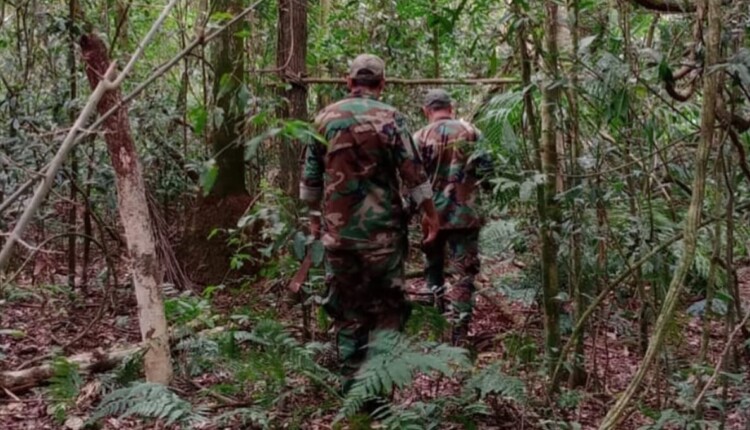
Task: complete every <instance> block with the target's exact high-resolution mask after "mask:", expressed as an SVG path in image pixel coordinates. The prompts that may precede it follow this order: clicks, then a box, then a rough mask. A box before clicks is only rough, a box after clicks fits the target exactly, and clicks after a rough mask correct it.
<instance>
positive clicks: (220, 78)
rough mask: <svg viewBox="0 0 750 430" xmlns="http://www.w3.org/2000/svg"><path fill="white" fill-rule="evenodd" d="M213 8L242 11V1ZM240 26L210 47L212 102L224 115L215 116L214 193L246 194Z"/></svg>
mask: <svg viewBox="0 0 750 430" xmlns="http://www.w3.org/2000/svg"><path fill="white" fill-rule="evenodd" d="M213 10H214V11H215V12H227V13H229V14H230V15H232V16H234V15H237V14H238V13H240V12H241V11H242V2H241V1H239V0H217V1H215V2H214V8H213ZM241 28H242V22H241V21H240V22H237V23H235V24H233V25H232V26H231V27H230V28H229V30H228V31H225V32H224V33H222V34H221V36H219V38H218V39H219V40H218V41H217V43H216V44H215V46H214V51H213V65H214V86H213V94H214V103H215V104H216V107H217V108H218V109H220V110H221V111H222V117H223V118H222V120H221V121H219V120H216V119H214V127H215V128H214V133H213V137H212V141H213V152H214V157H215V158H216V163H217V165H218V167H219V173H218V176H217V177H216V182H215V183H214V186H213V188H211V195H212V196H214V197H226V196H229V195H237V194H247V190H246V189H245V156H244V154H245V151H244V146H243V145H242V142H241V141H240V140H241V139H242V124H243V118H244V114H245V113H244V106H240V103H239V99H238V97H237V94H238V90H239V88H240V87H241V86H242V85H243V83H244V75H245V70H244V69H245V53H244V52H245V50H244V44H243V40H242V38H241V37H238V36H237V32H238V31H240V30H241Z"/></svg>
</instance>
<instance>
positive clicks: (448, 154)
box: [414, 89, 491, 343]
mask: <svg viewBox="0 0 750 430" xmlns="http://www.w3.org/2000/svg"><path fill="white" fill-rule="evenodd" d="M422 110H423V112H424V114H425V116H426V117H427V120H428V121H429V125H427V126H426V127H424V128H422V129H421V130H419V131H417V133H416V134H415V135H414V140H415V142H416V143H417V145H418V146H419V148H420V150H421V154H422V159H423V160H424V163H425V167H426V169H427V172H428V174H429V175H430V177H431V179H430V182H431V186H432V190H433V194H434V196H433V199H434V201H435V206H436V208H437V210H438V213H439V218H440V232H439V233H438V236H437V239H436V240H435V242H433V243H432V245H431V246H427V247H425V257H426V260H427V261H426V268H425V278H426V281H427V287H428V288H429V289H430V290H431V291H433V292H434V293H436V294H438V295H441V294H443V288H444V283H445V259H446V248H448V249H449V250H450V253H451V257H452V259H451V260H452V261H453V262H454V264H455V266H456V269H457V271H458V275H459V280H458V283H457V284H456V285H455V286H454V287H453V288H452V289H451V290H450V291H448V292H447V293H446V298H447V302H448V314H449V316H450V318H451V322H452V324H453V336H452V337H453V342H454V343H459V342H460V341H462V340H463V339H464V338H465V336H466V334H467V332H468V328H469V322H470V320H471V313H472V310H473V301H474V297H473V294H474V277H475V276H476V275H477V274H478V273H479V269H480V265H479V230H480V228H481V227H482V225H483V224H484V220H483V219H482V217H481V216H480V214H479V209H478V201H477V199H478V195H477V194H478V189H477V188H478V184H479V181H480V179H481V178H482V177H483V176H484V175H486V174H487V173H488V172H489V171H490V170H491V163H490V160H489V158H488V157H487V156H486V155H480V153H479V152H478V151H476V149H478V148H477V146H478V145H477V143H478V142H480V140H481V139H482V134H481V132H480V131H479V130H478V129H477V128H476V127H474V126H473V125H471V124H469V123H467V122H465V121H462V120H457V119H455V117H454V113H453V104H452V100H451V97H450V96H449V95H448V93H447V92H446V91H444V90H442V89H434V90H430V91H428V93H427V95H426V96H425V100H424V105H423V108H422Z"/></svg>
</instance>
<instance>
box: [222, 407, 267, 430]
mask: <svg viewBox="0 0 750 430" xmlns="http://www.w3.org/2000/svg"><path fill="white" fill-rule="evenodd" d="M214 421H215V422H216V423H218V424H219V425H222V426H228V425H232V424H234V425H237V424H239V425H241V426H243V428H245V426H247V425H248V424H253V425H256V426H259V427H260V428H263V429H267V428H270V421H269V419H268V414H267V413H266V411H264V410H262V409H260V408H237V409H232V410H230V411H227V412H225V413H223V414H221V415H219V416H218V417H216V418H215V419H214Z"/></svg>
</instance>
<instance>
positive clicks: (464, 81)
mask: <svg viewBox="0 0 750 430" xmlns="http://www.w3.org/2000/svg"><path fill="white" fill-rule="evenodd" d="M300 82H302V83H305V84H338V85H344V84H346V79H343V78H317V77H310V78H302V79H300ZM385 82H386V84H392V85H501V84H520V83H521V80H520V79H516V78H455V79H451V78H430V79H404V78H386V80H385Z"/></svg>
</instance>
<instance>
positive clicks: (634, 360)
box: [0, 259, 750, 430]
mask: <svg viewBox="0 0 750 430" xmlns="http://www.w3.org/2000/svg"><path fill="white" fill-rule="evenodd" d="M520 270H521V269H519V268H518V267H517V266H516V265H515V264H514V263H513V261H512V260H510V259H505V260H496V261H491V260H486V261H484V264H483V273H482V275H480V277H479V279H478V290H479V291H480V292H481V294H478V298H477V306H476V310H475V314H474V315H475V316H474V320H473V322H472V328H471V339H472V341H473V344H474V347H475V349H476V351H477V353H478V356H477V361H478V362H480V363H482V362H492V361H498V360H500V361H501V362H504V363H507V367H508V368H509V369H510V368H512V369H513V372H515V373H516V374H517V375H518V376H520V377H521V378H522V379H523V380H524V382H525V383H526V386H527V390H528V391H529V393H530V394H531V396H530V397H531V398H532V400H531V401H530V402H529V404H528V405H525V406H518V405H511V404H510V403H508V402H503V401H498V402H495V403H492V404H491V406H492V408H491V409H492V414H491V415H490V416H488V417H485V418H482V419H481V420H480V423H481V424H480V428H484V429H502V428H516V429H521V428H538V427H539V421H540V418H539V417H540V414H539V413H538V409H539V408H543V409H544V410H545V411H547V416H549V415H550V414H552V415H554V416H555V418H556V419H561V420H564V421H569V422H578V423H580V424H581V425H582V427H583V428H587V429H588V428H596V427H595V426H596V423H598V422H599V421H600V420H601V418H602V417H603V416H604V414H605V413H606V410H607V408H608V407H609V406H610V405H611V404H612V402H613V399H614V398H615V397H616V396H617V394H618V393H620V392H621V391H622V390H624V389H625V387H626V386H627V384H628V382H629V380H630V378H631V377H632V375H633V374H634V373H635V371H636V369H637V366H638V364H639V362H640V353H639V347H638V342H637V333H638V321H637V318H628V317H627V315H626V316H625V317H623V316H622V315H621V314H617V315H615V314H609V311H608V308H609V307H608V306H607V305H605V306H604V307H603V308H602V312H601V314H600V315H599V316H598V317H597V318H596V321H597V322H596V324H595V329H594V330H593V332H592V333H590V334H589V335H588V336H587V340H586V353H585V355H586V370H587V373H588V378H587V381H586V385H585V386H584V387H580V388H579V389H577V390H575V391H569V392H566V393H567V394H568V395H567V396H565V398H567V399H568V401H569V404H567V405H566V404H560V401H557V402H556V406H554V407H552V408H550V407H547V406H542V405H545V404H546V405H549V402H548V401H547V400H546V398H545V395H544V394H543V393H544V391H545V390H544V385H543V380H544V379H543V377H542V375H541V372H540V370H539V369H540V365H539V360H540V359H541V358H540V357H542V355H543V354H542V351H541V345H543V342H542V336H543V328H542V318H541V312H540V310H539V309H538V308H537V306H536V304H534V303H533V300H532V301H531V303H524V302H523V301H515V300H509V299H508V298H507V297H505V296H504V295H502V294H500V293H498V292H497V290H495V289H494V288H493V287H492V285H493V281H495V280H497V279H498V278H500V277H504V276H510V277H514V276H515V277H518V276H519V275H520V274H521V271H520ZM119 278H120V283H121V285H120V286H119V287H118V288H113V289H112V290H110V291H109V292H107V293H106V294H105V293H104V291H106V289H102V288H101V287H100V288H91V289H90V290H89V291H87V292H82V291H70V290H68V289H67V288H65V287H59V285H60V284H62V285H64V284H65V278H64V277H62V276H59V275H54V274H52V275H50V276H49V278H48V281H49V282H39V281H38V280H35V281H36V282H33V283H32V279H29V278H25V279H23V278H22V279H19V280H18V282H17V285H15V286H13V287H12V289H11V290H9V291H6V292H5V294H4V297H5V299H4V300H3V301H2V302H0V309H1V310H2V312H0V369H2V370H15V369H22V368H28V367H31V366H34V365H37V364H39V363H40V362H42V361H43V360H46V359H50V358H51V357H54V356H58V355H65V356H70V355H73V354H76V353H80V352H85V351H107V350H112V349H116V348H118V347H125V346H128V345H134V344H136V343H137V342H138V340H139V337H140V336H139V331H138V324H137V317H136V303H135V300H134V298H133V294H132V290H131V288H130V287H129V284H128V283H127V282H122V280H123V279H125V278H126V277H125V276H122V274H121V276H120V277H119ZM420 282H421V281H419V280H412V281H411V282H410V291H413V290H415V289H418V288H419V287H420ZM32 284H33V285H34V286H33V287H32V286H31V285H32ZM741 285H742V291H743V295H745V296H746V298H748V299H750V271H748V270H744V271H742V272H741ZM255 287H256V288H257V289H264V290H266V291H268V290H269V289H268V288H267V286H265V285H262V284H261V285H257V286H255ZM272 294H273V293H272ZM277 294H278V296H277V297H276V298H275V299H273V300H270V301H266V302H264V301H263V300H260V301H259V300H258V299H257V291H256V292H253V291H250V292H248V291H241V290H231V289H225V290H220V291H217V293H216V294H215V295H214V296H213V297H212V299H211V307H212V311H213V312H214V313H215V314H225V315H232V314H233V312H234V310H235V309H237V308H241V307H247V306H248V304H250V303H254V305H253V306H257V307H259V308H260V309H259V310H258V311H259V312H265V311H271V309H263V307H273V306H281V307H282V308H283V307H285V306H288V305H286V304H283V303H282V302H285V301H284V300H283V299H281V295H282V294H283V292H282V291H279V292H278V293H277ZM271 303H275V305H273V304H271ZM279 303H282V304H279ZM620 306H621V305H620ZM294 309H295V311H294V312H286V310H288V309H276V311H275V312H272V313H274V314H282V315H285V317H284V318H283V322H284V323H285V324H286V325H287V326H289V327H290V328H291V331H292V332H295V333H297V334H299V333H301V330H299V326H300V323H299V321H300V320H301V317H300V313H299V311H298V310H297V308H294ZM632 310H633V312H632V313H631V315H637V304H636V303H635V300H633V309H632ZM677 318H681V319H683V320H685V321H684V322H685V323H686V324H684V325H683V324H679V325H678V326H681V327H687V329H685V330H683V332H681V333H674V334H673V336H670V340H669V342H668V346H669V351H670V358H669V360H665V363H664V366H661V367H659V368H660V369H661V372H664V373H663V374H667V373H666V370H665V368H666V369H667V370H669V366H677V367H679V366H680V365H681V363H685V362H689V360H687V358H688V357H695V356H696V355H697V354H698V351H699V348H700V339H701V332H702V330H701V321H700V319H699V318H697V317H691V316H688V315H686V314H680V315H678V317H677ZM634 333H635V334H634ZM316 336H318V337H319V338H318V339H316V340H327V338H328V337H329V336H328V334H326V333H317V334H316ZM724 336H725V334H724V332H723V329H722V328H720V326H719V325H718V324H716V325H715V327H713V330H712V333H711V348H710V352H709V356H710V362H711V363H715V362H716V361H717V359H718V356H719V354H720V353H721V349H722V348H723V343H724V341H723V339H724ZM511 337H512V338H513V339H516V340H518V339H521V340H524V342H527V343H530V344H531V353H530V354H527V353H528V352H529V351H528V349H526V352H527V353H524V352H523V351H524V348H518V347H517V345H518V343H517V342H516V343H512V342H509V341H508V339H510V338H511ZM509 345H516V347H514V348H515V349H513V350H512V351H511V350H509ZM519 351H520V352H519ZM693 361H694V360H693ZM672 370H674V369H672ZM663 374H657V375H654V376H652V377H651V379H650V380H649V381H647V383H646V390H645V391H644V394H643V396H642V397H641V399H642V400H641V404H640V408H638V409H637V410H636V412H634V413H633V414H631V416H630V417H629V418H628V420H627V421H626V423H625V424H623V426H622V429H636V428H640V427H641V426H644V425H646V424H647V423H649V422H652V420H650V419H648V418H647V417H646V416H645V415H644V414H643V413H642V411H643V410H645V409H644V408H646V409H648V408H650V409H653V410H657V411H658V410H661V409H664V408H669V407H674V406H670V405H671V404H672V403H673V402H674V398H675V393H674V392H675V388H674V386H672V385H670V383H669V381H668V379H669V378H666V377H664V376H663ZM220 380H221V376H220V375H216V374H211V373H210V372H207V373H204V374H200V375H196V376H192V377H191V378H185V377H180V378H178V379H177V380H176V381H175V383H174V388H175V391H176V392H177V393H178V394H180V395H181V396H183V397H184V398H188V399H190V400H191V401H193V402H194V403H205V402H206V400H207V397H206V396H205V395H204V394H205V393H204V391H205V390H204V388H205V387H206V386H210V385H212V384H214V383H217V382H219V381H220ZM456 387H457V384H456V383H455V381H451V380H447V379H442V378H441V379H436V378H433V377H430V376H428V375H420V376H418V377H417V378H416V380H415V382H414V384H413V385H412V387H410V388H408V389H406V390H402V391H401V392H399V393H398V394H397V395H396V400H397V401H398V402H401V403H403V404H408V403H410V402H413V401H416V400H422V401H425V400H429V399H430V398H435V397H437V396H442V395H446V394H450V393H451V392H452V391H455V390H456ZM100 389H101V384H100V383H99V382H98V379H97V375H89V376H85V377H84V380H83V381H82V382H81V387H80V390H79V391H78V394H77V397H76V399H75V401H74V402H73V403H72V404H70V405H68V408H67V410H66V413H65V414H66V418H67V420H66V421H62V420H55V418H54V417H53V413H52V403H53V402H52V400H51V397H50V393H49V391H48V390H46V389H45V388H44V387H22V389H20V390H14V392H11V391H10V390H7V389H3V390H2V391H3V392H0V428H2V429H8V430H12V429H58V428H69V429H76V428H80V423H82V420H85V419H87V418H88V417H89V416H90V414H91V412H92V410H93V408H94V407H95V406H96V403H97V401H98V400H99V399H100V397H101V395H100ZM730 396H731V392H730ZM209 401H210V400H209ZM295 402H301V403H306V405H305V408H307V410H311V411H312V410H315V407H314V406H315V405H316V404H318V402H319V400H318V399H317V398H316V396H315V392H314V391H311V396H310V397H309V398H307V399H304V398H303V399H295ZM534 405H537V406H534ZM311 406H312V407H311ZM287 408H288V409H297V410H301V409H304V408H301V407H300V405H299V404H296V405H288V406H287ZM737 409H739V408H735V409H734V410H737ZM277 413H278V414H279V415H278V416H277V417H281V416H283V414H285V413H289V412H288V411H286V412H285V411H278V412H277ZM717 413H718V412H717V411H707V412H706V415H707V416H711V415H712V414H717ZM334 415H335V411H330V412H325V411H321V412H318V413H317V414H315V415H313V416H309V417H306V418H305V419H304V420H303V421H304V422H299V423H298V428H305V429H324V428H331V426H330V423H331V421H332V419H333V416H334ZM294 419H295V420H299V417H296V418H294ZM290 420H292V417H291V416H290ZM282 421H283V420H282ZM727 423H728V427H727V428H745V427H744V425H745V424H746V423H747V419H746V417H744V416H742V414H740V413H739V412H729V414H728V422H727ZM102 428H104V429H136V428H143V429H145V428H166V427H164V426H161V425H156V426H154V424H146V423H144V422H142V421H140V420H138V419H135V418H127V419H118V418H105V419H104V420H103V427H102ZM171 428H179V427H178V426H173V427H171ZM183 428H184V427H183ZM216 428H218V427H216ZM222 428H231V427H222ZM237 428H240V427H237ZM289 428H294V427H293V426H291V425H290V426H289Z"/></svg>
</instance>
